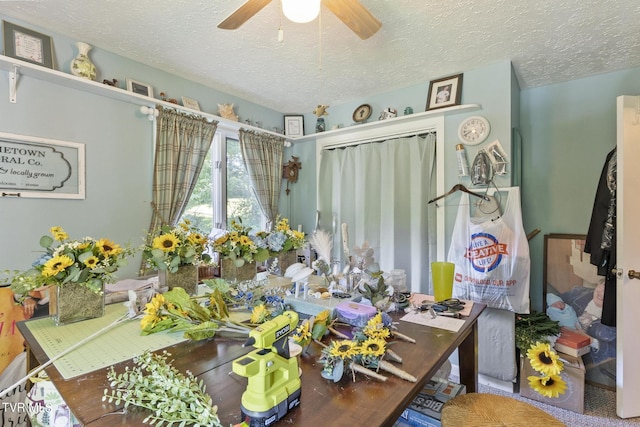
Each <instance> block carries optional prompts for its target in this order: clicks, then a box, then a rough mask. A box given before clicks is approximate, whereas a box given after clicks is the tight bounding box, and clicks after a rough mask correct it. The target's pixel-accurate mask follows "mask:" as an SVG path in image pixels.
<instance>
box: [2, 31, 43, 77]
mask: <svg viewBox="0 0 640 427" xmlns="http://www.w3.org/2000/svg"><path fill="white" fill-rule="evenodd" d="M2 38H3V40H4V54H5V56H9V57H11V58H15V59H20V60H22V61H26V62H30V63H32V64H36V65H42V66H43V67H47V68H53V54H52V51H53V43H52V41H51V37H50V36H47V35H44V34H41V33H38V32H36V31H33V30H30V29H28V28H24V27H20V26H18V25H15V24H12V23H10V22H7V21H2Z"/></svg>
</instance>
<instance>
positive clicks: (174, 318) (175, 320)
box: [140, 288, 251, 341]
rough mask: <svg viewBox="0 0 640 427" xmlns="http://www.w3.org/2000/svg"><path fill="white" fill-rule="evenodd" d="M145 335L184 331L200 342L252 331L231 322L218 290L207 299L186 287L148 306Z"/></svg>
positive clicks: (173, 291) (186, 335)
mask: <svg viewBox="0 0 640 427" xmlns="http://www.w3.org/2000/svg"><path fill="white" fill-rule="evenodd" d="M140 327H141V328H142V335H150V334H154V333H157V332H162V331H182V332H183V333H184V337H185V338H188V339H191V340H194V341H199V340H204V339H208V338H212V337H214V336H215V335H216V334H217V333H220V332H223V333H230V334H232V335H242V336H245V335H248V334H249V332H250V330H251V329H250V328H247V327H245V326H243V325H240V324H238V323H236V322H233V321H231V320H230V319H229V312H228V310H227V306H226V304H225V302H224V299H223V297H222V295H221V293H220V291H218V290H214V291H213V292H212V293H211V294H209V295H207V296H204V297H190V296H189V294H187V292H186V291H185V290H184V289H182V288H173V289H171V290H170V291H168V292H165V293H163V294H156V295H155V296H154V297H153V299H152V300H151V302H149V303H147V304H146V305H145V309H144V316H143V317H142V319H141V320H140Z"/></svg>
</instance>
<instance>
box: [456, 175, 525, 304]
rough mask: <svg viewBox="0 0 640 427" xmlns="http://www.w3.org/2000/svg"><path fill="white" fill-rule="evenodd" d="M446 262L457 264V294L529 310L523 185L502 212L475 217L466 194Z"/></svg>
mask: <svg viewBox="0 0 640 427" xmlns="http://www.w3.org/2000/svg"><path fill="white" fill-rule="evenodd" d="M448 261H449V262H452V263H454V264H455V265H456V268H455V276H454V277H455V279H454V283H453V297H455V298H459V299H466V300H471V301H475V302H480V303H484V304H487V306H488V307H493V308H500V309H505V310H509V311H513V312H515V313H521V314H527V313H529V276H530V268H531V259H530V258H529V242H528V241H527V236H526V234H525V232H524V228H523V227H522V213H521V209H520V189H519V188H518V187H514V188H511V189H510V190H509V195H508V198H507V201H506V205H505V208H504V213H503V214H502V215H498V216H496V217H495V218H488V219H487V218H485V219H483V220H482V221H481V222H479V223H475V222H474V221H473V220H472V219H471V215H470V213H469V195H468V194H466V193H462V196H461V197H460V206H459V207H458V215H457V218H456V223H455V225H454V228H453V236H452V239H451V246H450V247H449V256H448Z"/></svg>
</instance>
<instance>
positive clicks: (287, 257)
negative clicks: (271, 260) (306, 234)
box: [278, 250, 298, 276]
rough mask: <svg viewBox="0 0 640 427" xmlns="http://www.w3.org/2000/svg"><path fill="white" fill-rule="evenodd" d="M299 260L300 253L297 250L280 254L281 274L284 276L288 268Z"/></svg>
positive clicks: (279, 265)
mask: <svg viewBox="0 0 640 427" xmlns="http://www.w3.org/2000/svg"><path fill="white" fill-rule="evenodd" d="M296 262H298V254H297V253H296V251H295V250H291V251H288V252H282V253H279V254H278V267H280V274H281V275H283V276H284V273H285V271H287V268H289V266H291V265H292V264H295V263H296Z"/></svg>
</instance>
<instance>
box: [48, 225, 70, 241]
mask: <svg viewBox="0 0 640 427" xmlns="http://www.w3.org/2000/svg"><path fill="white" fill-rule="evenodd" d="M49 231H50V232H51V235H52V236H53V238H54V239H55V240H59V241H63V240H66V239H68V238H69V235H68V234H67V233H66V232H65V231H64V230H63V229H62V227H51V229H50V230H49Z"/></svg>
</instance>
